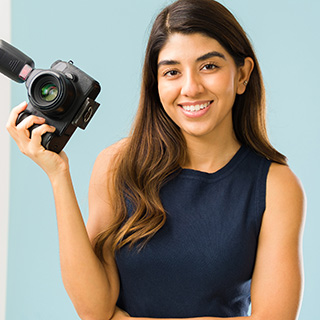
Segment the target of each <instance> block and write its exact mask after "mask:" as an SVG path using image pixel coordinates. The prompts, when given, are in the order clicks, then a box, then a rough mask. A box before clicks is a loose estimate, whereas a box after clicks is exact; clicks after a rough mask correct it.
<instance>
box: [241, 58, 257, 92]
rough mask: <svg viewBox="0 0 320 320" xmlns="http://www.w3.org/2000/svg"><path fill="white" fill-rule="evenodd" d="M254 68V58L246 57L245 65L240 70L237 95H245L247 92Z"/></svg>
mask: <svg viewBox="0 0 320 320" xmlns="http://www.w3.org/2000/svg"><path fill="white" fill-rule="evenodd" d="M253 68H254V62H253V60H252V58H250V57H246V58H245V59H244V64H243V65H242V66H241V67H239V70H238V87H237V94H243V93H244V92H245V91H246V86H247V84H248V83H249V80H250V75H251V72H252V70H253Z"/></svg>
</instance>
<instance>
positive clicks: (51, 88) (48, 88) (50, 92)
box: [40, 83, 59, 102]
mask: <svg viewBox="0 0 320 320" xmlns="http://www.w3.org/2000/svg"><path fill="white" fill-rule="evenodd" d="M40 90H41V98H42V99H43V100H45V101H48V102H51V101H53V100H54V99H55V98H56V97H57V96H58V93H59V91H58V88H57V87H56V86H55V85H54V84H52V83H48V84H46V85H44V86H43V87H42V88H41V89H40Z"/></svg>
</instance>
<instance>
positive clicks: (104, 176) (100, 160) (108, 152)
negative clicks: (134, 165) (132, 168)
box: [91, 138, 128, 185]
mask: <svg viewBox="0 0 320 320" xmlns="http://www.w3.org/2000/svg"><path fill="white" fill-rule="evenodd" d="M127 142H128V138H125V139H122V140H120V141H118V142H116V143H114V144H112V145H111V146H109V147H107V148H105V149H104V150H102V151H101V152H100V154H99V155H98V157H97V159H96V161H95V163H94V166H93V170H92V175H91V184H98V185H99V184H106V183H107V180H108V177H109V176H110V174H111V173H112V172H113V170H114V169H115V164H116V162H117V161H116V159H117V157H118V156H119V155H121V152H122V151H123V150H124V148H125V146H126V144H127Z"/></svg>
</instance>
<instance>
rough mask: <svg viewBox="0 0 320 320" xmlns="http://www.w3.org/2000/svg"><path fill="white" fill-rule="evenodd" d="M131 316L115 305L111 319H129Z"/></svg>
mask: <svg viewBox="0 0 320 320" xmlns="http://www.w3.org/2000/svg"><path fill="white" fill-rule="evenodd" d="M130 318H131V317H130V315H129V314H128V313H126V312H125V311H123V310H121V309H120V308H118V307H117V306H116V309H115V311H114V314H113V316H112V318H111V320H129V319H130Z"/></svg>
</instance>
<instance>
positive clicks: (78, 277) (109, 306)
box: [7, 103, 119, 320]
mask: <svg viewBox="0 0 320 320" xmlns="http://www.w3.org/2000/svg"><path fill="white" fill-rule="evenodd" d="M26 106H27V104H26V103H23V104H21V105H20V106H18V107H16V108H14V109H13V111H12V112H11V114H10V118H9V120H8V123H7V129H8V131H9V133H10V134H11V136H12V137H13V138H14V140H15V141H16V143H17V145H18V146H19V148H20V150H21V151H22V152H23V153H24V154H25V155H27V156H28V157H30V158H31V159H32V160H34V161H35V162H36V163H37V164H38V165H39V166H40V167H42V169H43V170H44V171H45V172H46V173H47V175H48V177H49V179H50V181H51V184H52V188H53V193H54V199H55V205H56V214H57V222H58V232H59V249H60V263H61V273H62V278H63V282H64V286H65V288H66V290H67V292H68V294H69V296H70V298H71V300H72V302H73V304H74V306H75V308H76V310H77V312H78V314H79V316H80V317H81V319H83V320H100V319H101V320H107V319H110V318H111V317H112V315H113V313H114V310H115V304H116V300H117V297H118V292H119V280H118V274H117V271H116V268H115V264H114V262H113V259H112V258H111V257H110V256H108V257H106V259H107V261H108V262H109V264H108V266H107V267H104V266H103V265H102V263H101V262H100V261H99V259H98V258H97V257H96V255H95V254H94V251H93V249H92V244H91V241H90V238H91V239H92V238H94V236H95V234H96V233H97V232H99V231H101V230H100V229H101V228H104V227H105V225H104V226H101V225H100V226H98V225H97V224H94V223H93V222H90V223H88V228H89V235H88V232H87V230H86V227H85V224H84V222H83V218H82V215H81V212H80V209H79V206H78V203H77V199H76V196H75V193H74V189H73V185H72V181H71V177H70V173H69V165H68V159H67V156H66V155H65V153H64V152H61V153H60V154H59V155H58V154H56V153H54V152H50V151H48V150H45V149H44V148H43V147H42V146H41V135H42V134H43V133H45V132H49V131H50V132H53V131H54V128H52V127H49V126H48V125H45V124H43V123H44V120H43V119H41V118H37V117H35V116H30V117H28V118H26V119H25V120H23V121H22V122H21V123H19V124H18V125H17V126H16V119H17V116H18V114H19V113H20V112H22V111H23V110H24V109H25V108H26ZM33 124H39V125H40V126H39V127H37V128H36V129H34V130H33V131H32V137H31V138H30V137H29V131H28V128H30V127H31V126H32V125H33ZM105 154H106V152H105ZM99 165H103V161H101V157H100V158H99V160H97V164H96V165H95V169H94V174H93V179H92V182H91V185H92V184H95V180H96V177H97V176H99V170H104V171H106V170H105V167H106V166H107V165H108V164H104V167H103V169H101V168H99ZM91 189H93V188H92V187H91ZM89 193H90V202H91V205H90V209H91V210H92V212H93V213H92V215H93V216H95V217H99V215H100V216H104V218H103V220H104V222H105V223H106V224H107V223H108V219H109V220H110V219H111V216H112V212H111V211H110V206H109V205H107V204H106V205H105V206H103V205H102V204H101V201H100V202H99V201H97V204H95V200H96V199H97V198H98V197H97V195H96V193H97V192H96V191H95V190H91V191H90V192H89ZM98 220H99V219H98ZM101 220H102V219H100V220H99V221H101ZM89 221H92V217H91V213H90V214H89ZM92 226H94V227H92ZM99 228H100V229H99Z"/></svg>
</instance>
